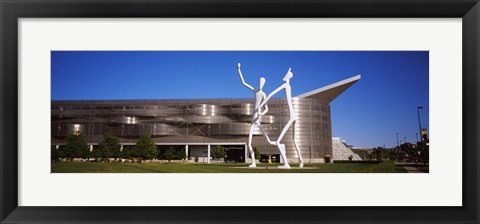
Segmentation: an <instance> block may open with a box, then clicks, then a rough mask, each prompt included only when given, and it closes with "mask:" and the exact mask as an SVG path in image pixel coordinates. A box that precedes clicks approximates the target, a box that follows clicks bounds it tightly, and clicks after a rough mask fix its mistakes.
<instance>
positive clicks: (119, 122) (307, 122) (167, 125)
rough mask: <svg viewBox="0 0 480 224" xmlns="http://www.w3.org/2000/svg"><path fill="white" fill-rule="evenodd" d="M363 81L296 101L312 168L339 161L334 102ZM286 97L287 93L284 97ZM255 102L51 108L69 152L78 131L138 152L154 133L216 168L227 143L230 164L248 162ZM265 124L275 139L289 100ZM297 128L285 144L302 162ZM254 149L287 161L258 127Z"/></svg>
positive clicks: (54, 135) (273, 105)
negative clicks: (214, 157) (328, 159)
mask: <svg viewBox="0 0 480 224" xmlns="http://www.w3.org/2000/svg"><path fill="white" fill-rule="evenodd" d="M358 80H360V75H357V76H354V77H351V78H349V79H345V80H343V81H340V82H337V83H334V84H331V85H328V86H325V87H322V88H319V89H316V90H313V91H311V92H307V93H304V94H301V95H298V96H296V97H293V106H294V110H295V112H296V113H297V115H298V120H297V122H296V125H295V138H296V140H297V142H298V143H299V145H298V147H299V148H300V151H301V154H302V156H303V158H304V161H305V163H309V162H310V163H319V162H323V161H324V156H327V155H328V156H332V155H333V152H332V126H331V114H330V102H331V101H332V100H334V99H335V98H336V97H337V96H338V95H340V94H341V93H342V92H344V91H345V90H346V89H347V88H349V87H350V86H351V85H353V84H354V83H355V82H357V81H358ZM278 95H279V96H280V95H281V94H278ZM254 107H255V99H254V98H252V99H181V100H68V101H64V100H59V101H57V100H55V101H52V104H51V144H52V145H53V146H56V147H62V146H63V145H65V144H66V137H67V136H68V135H70V134H71V133H73V132H80V133H82V134H83V135H84V136H85V140H86V142H87V144H88V145H89V146H90V149H91V150H92V149H94V148H95V147H98V144H99V143H100V142H101V141H102V140H103V137H104V134H112V135H114V136H117V137H119V139H120V143H121V145H122V148H124V147H132V146H134V145H135V142H136V141H137V140H138V139H139V137H140V136H141V135H143V134H147V135H149V136H150V138H151V139H152V140H153V141H154V142H155V144H156V145H157V147H158V149H159V158H158V159H162V158H161V157H162V152H164V151H165V150H166V148H167V147H171V146H173V147H175V148H177V149H179V150H185V153H186V155H187V158H188V159H189V160H195V161H198V162H206V163H210V162H211V161H210V160H211V157H210V150H211V149H213V147H215V146H217V145H220V146H223V147H224V148H225V149H226V151H227V159H229V160H235V161H237V162H248V160H249V159H248V155H249V154H248V147H247V144H248V136H249V132H250V124H251V120H252V115H253V114H254ZM268 109H269V110H268V113H267V114H266V115H264V116H262V118H261V123H262V125H263V127H264V128H265V129H266V131H267V133H268V136H269V137H270V138H271V139H272V140H275V139H276V138H277V136H278V135H279V134H280V132H281V130H282V129H283V127H284V125H285V124H286V123H287V121H288V119H289V115H290V114H289V113H290V112H289V109H288V105H287V101H286V99H285V98H272V99H271V100H270V101H269V102H268ZM292 129H293V126H292V127H291V128H290V129H289V131H288V132H287V134H286V135H285V137H284V138H283V142H284V143H285V146H286V151H287V157H288V158H289V160H290V159H291V160H292V162H293V161H297V159H296V157H297V153H296V151H295V148H294V145H293V135H292V134H293V133H292ZM252 146H254V147H256V148H257V149H258V150H259V152H260V154H261V160H266V159H270V160H273V161H274V162H280V156H279V152H278V148H277V147H276V146H274V145H270V144H268V142H267V141H266V139H265V137H264V136H263V135H262V133H261V132H260V130H259V129H258V128H257V127H256V128H255V132H254V133H253V141H252Z"/></svg>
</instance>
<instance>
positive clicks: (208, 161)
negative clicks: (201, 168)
mask: <svg viewBox="0 0 480 224" xmlns="http://www.w3.org/2000/svg"><path fill="white" fill-rule="evenodd" d="M207 163H210V144H208V151H207Z"/></svg>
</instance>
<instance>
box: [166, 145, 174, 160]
mask: <svg viewBox="0 0 480 224" xmlns="http://www.w3.org/2000/svg"><path fill="white" fill-rule="evenodd" d="M175 157H176V155H175V148H173V146H170V147H168V149H167V151H165V158H166V159H167V160H168V162H170V160H172V159H175Z"/></svg>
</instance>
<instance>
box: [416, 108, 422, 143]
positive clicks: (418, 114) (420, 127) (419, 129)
mask: <svg viewBox="0 0 480 224" xmlns="http://www.w3.org/2000/svg"><path fill="white" fill-rule="evenodd" d="M420 109H423V107H422V106H420V107H417V116H418V131H419V132H418V133H420V141H421V142H423V136H422V125H421V123H420Z"/></svg>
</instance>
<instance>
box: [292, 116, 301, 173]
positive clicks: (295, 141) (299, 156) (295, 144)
mask: <svg viewBox="0 0 480 224" xmlns="http://www.w3.org/2000/svg"><path fill="white" fill-rule="evenodd" d="M296 123H297V121H294V122H293V145H294V146H295V150H297V155H298V167H300V168H302V167H303V158H302V154H300V149H299V148H298V144H297V140H296V139H295V124H296Z"/></svg>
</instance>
